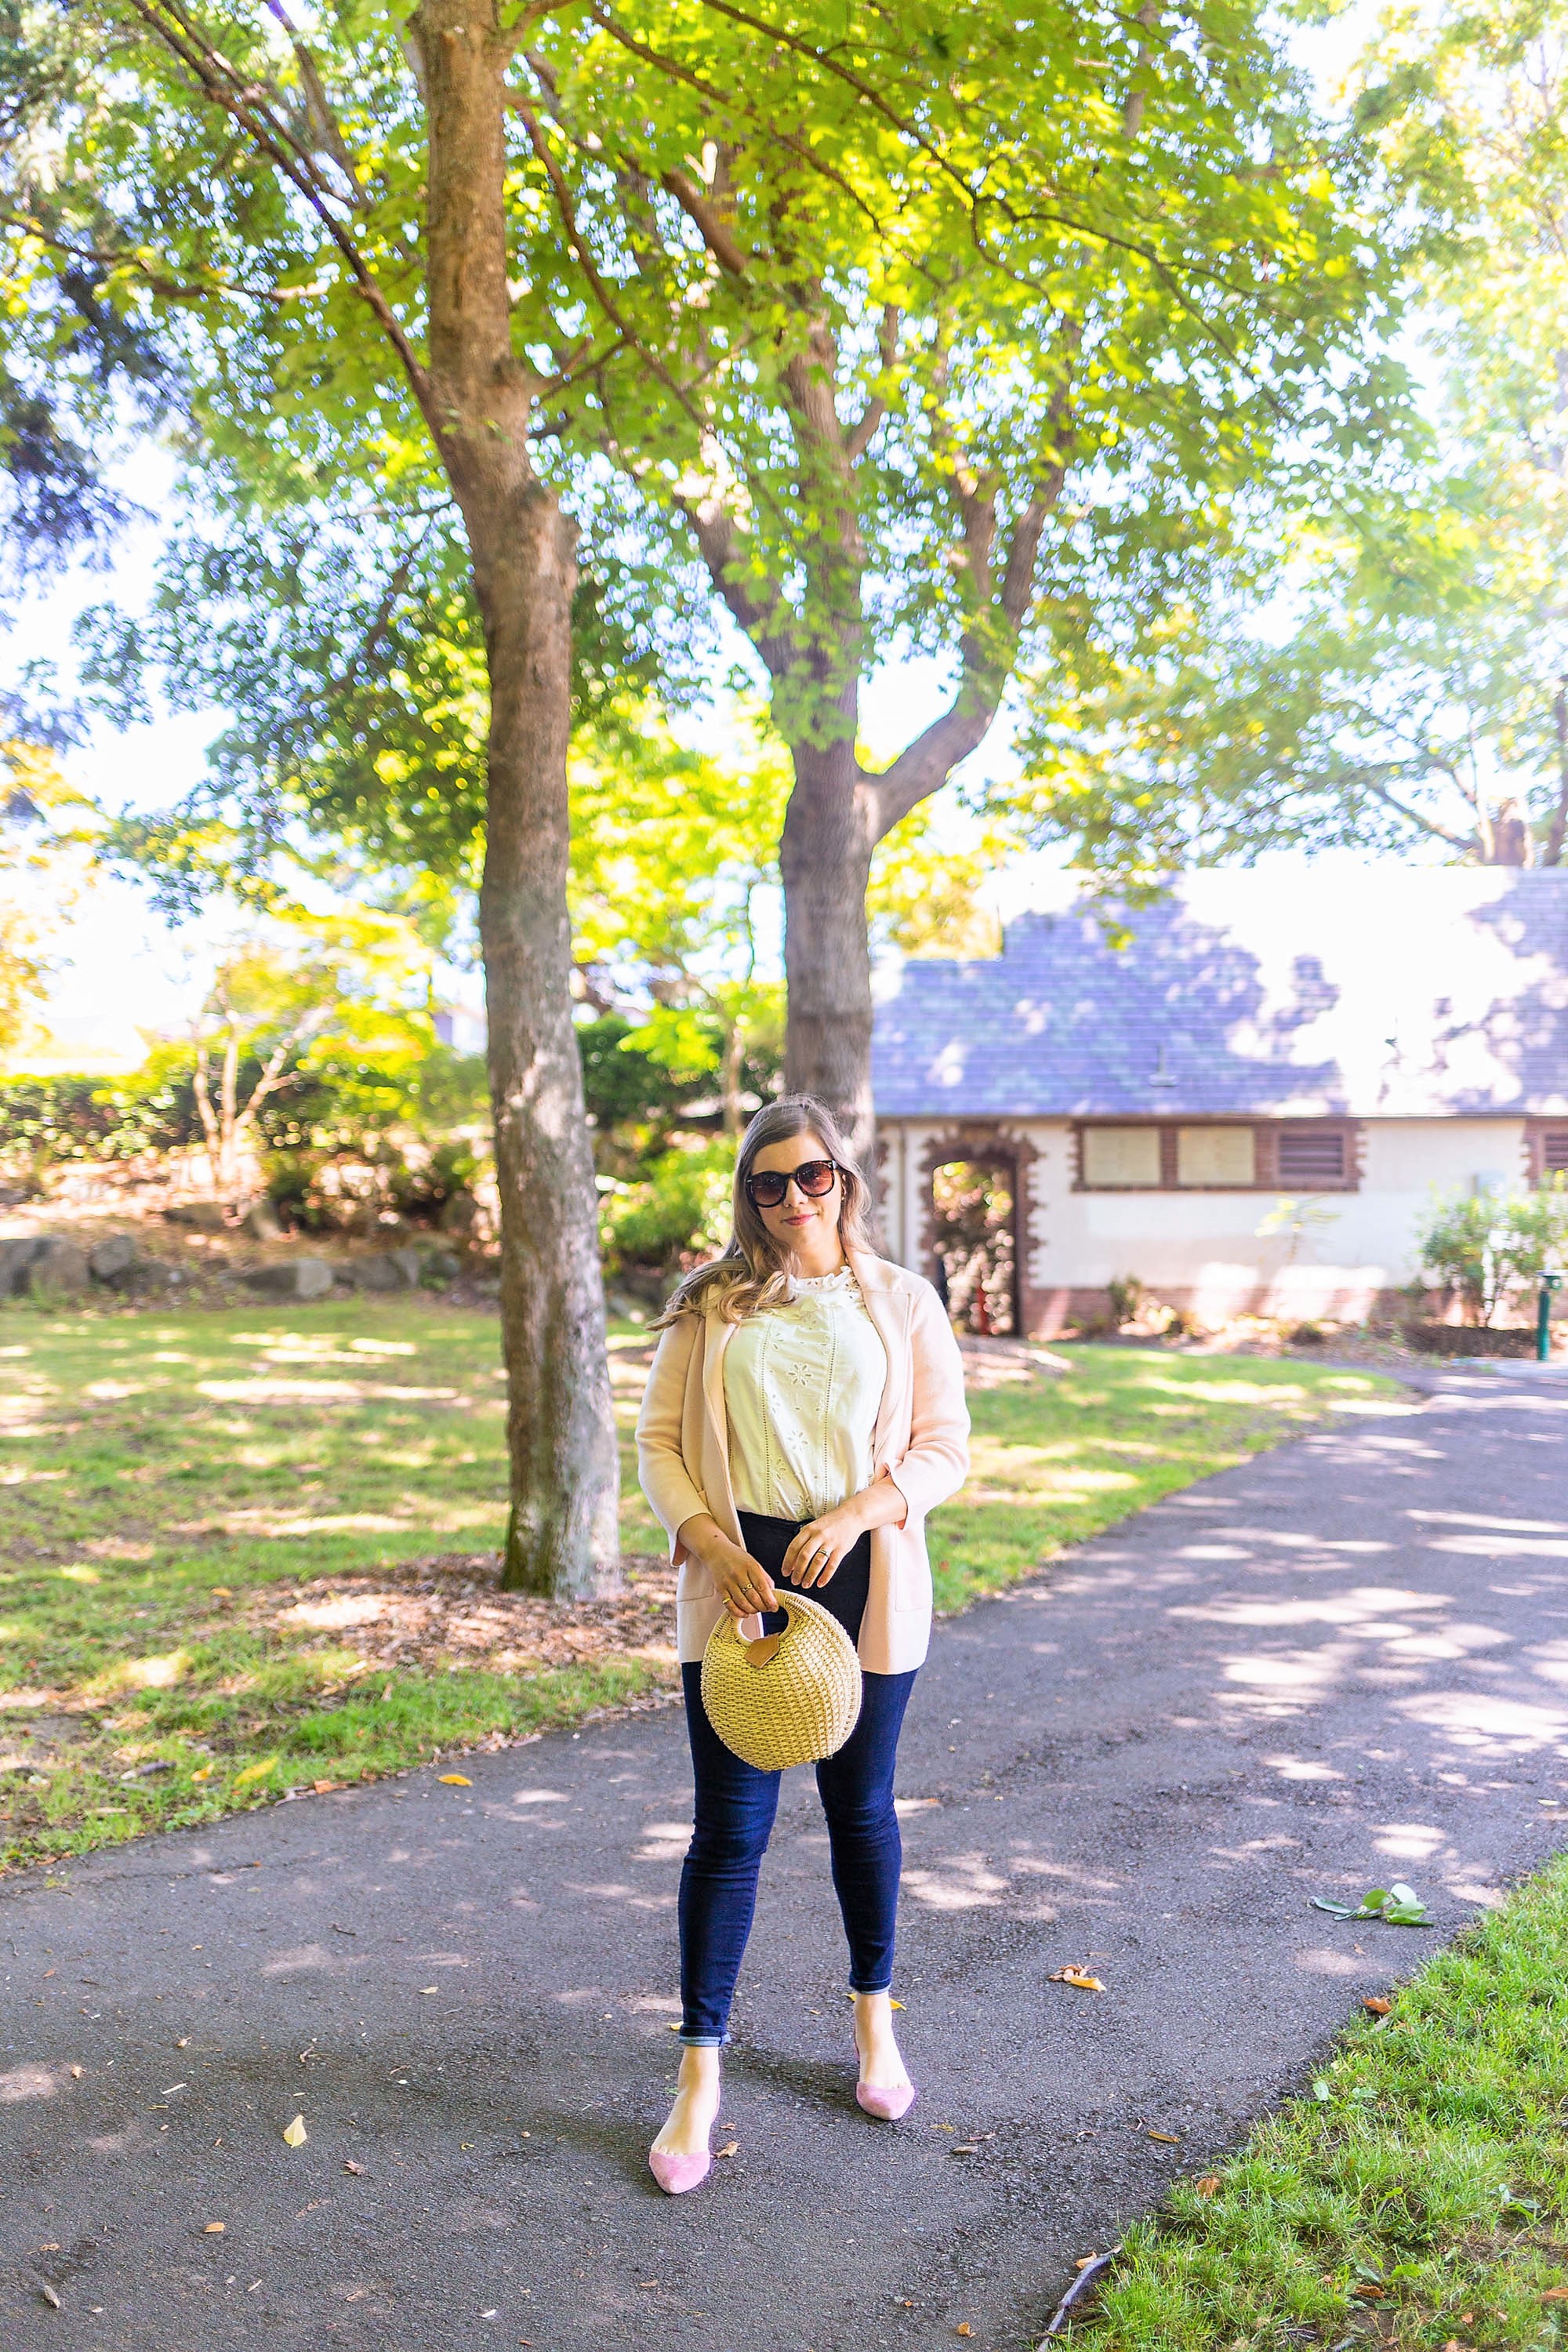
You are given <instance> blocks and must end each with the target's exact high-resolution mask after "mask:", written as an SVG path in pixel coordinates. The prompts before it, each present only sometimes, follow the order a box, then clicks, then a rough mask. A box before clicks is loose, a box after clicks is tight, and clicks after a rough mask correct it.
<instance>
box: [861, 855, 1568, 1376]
mask: <svg viewBox="0 0 1568 2352" xmlns="http://www.w3.org/2000/svg"><path fill="white" fill-rule="evenodd" d="M1119 919H1120V922H1121V925H1122V927H1123V938H1124V940H1125V943H1124V944H1117V943H1116V940H1115V939H1114V938H1113V936H1111V933H1110V930H1108V926H1107V922H1106V921H1105V920H1103V919H1102V918H1101V915H1100V912H1098V911H1097V910H1096V908H1094V907H1093V906H1091V905H1089V904H1088V903H1087V902H1086V901H1085V900H1084V899H1083V898H1080V897H1075V896H1074V893H1073V890H1072V887H1071V886H1070V877H1063V887H1062V890H1061V894H1060V898H1059V903H1058V904H1056V905H1054V906H1052V905H1047V906H1042V907H1041V908H1039V909H1038V910H1037V911H1035V912H1031V913H1028V914H1025V915H1023V916H1021V917H1020V918H1019V919H1017V920H1016V921H1014V922H1012V923H1011V924H1009V925H1008V927H1007V929H1006V930H1005V934H1004V944H1003V949H1002V952H1001V954H1000V955H999V956H996V957H994V958H990V959H986V960H976V961H964V962H940V961H917V960H910V961H906V962H905V963H903V964H902V966H901V967H895V968H891V969H886V970H884V971H883V972H882V973H881V975H880V977H879V1004H878V1008H877V1021H876V1030H875V1042H874V1047H873V1062H872V1081H873V1087H874V1092H875V1099H876V1108H877V1118H878V1124H879V1137H880V1143H881V1152H882V1163H881V1164H882V1184H883V1204H884V1205H883V1221H884V1238H885V1244H886V1246H887V1247H888V1249H889V1254H890V1255H893V1256H894V1257H896V1258H898V1259H900V1261H901V1262H902V1263H903V1264H904V1265H910V1266H914V1267H918V1268H919V1269H921V1271H922V1272H927V1273H930V1272H932V1271H933V1270H934V1267H935V1254H934V1253H935V1239H936V1216H935V1211H934V1209H933V1201H932V1184H933V1178H934V1177H935V1176H936V1172H937V1171H940V1170H943V1169H946V1168H949V1167H951V1165H952V1163H954V1162H960V1161H968V1162H977V1163H980V1164H981V1165H983V1166H985V1167H988V1168H991V1169H994V1170H996V1171H998V1172H999V1181H1000V1183H1001V1186H1002V1188H1003V1189H1004V1192H1010V1194H1011V1196H1012V1200H1013V1202H1014V1207H1013V1211H1012V1218H1013V1226H1014V1230H1013V1234H1012V1236H1011V1238H1012V1243H1013V1249H1012V1258H1013V1264H1014V1269H1015V1271H1014V1274H1013V1277H1012V1288H1013V1297H1012V1299H1011V1301H1010V1306H1011V1314H1010V1316H1007V1317H1006V1318H1003V1320H1002V1322H1001V1323H1000V1324H999V1325H998V1328H1005V1326H1006V1323H1008V1322H1010V1323H1011V1327H1012V1328H1015V1329H1019V1328H1021V1329H1024V1330H1026V1331H1029V1332H1032V1333H1036V1334H1037V1335H1041V1336H1047V1337H1048V1336H1049V1335H1050V1334H1051V1333H1052V1332H1053V1331H1055V1330H1057V1329H1059V1328H1061V1327H1062V1326H1063V1325H1064V1324H1065V1323H1067V1322H1068V1321H1069V1320H1072V1319H1076V1318H1079V1317H1082V1316H1085V1315H1090V1316H1092V1315H1103V1314H1104V1313H1105V1311H1106V1307H1107V1286H1108V1285H1109V1284H1110V1283H1112V1282H1114V1281H1117V1280H1123V1281H1124V1280H1127V1279H1130V1278H1131V1279H1133V1280H1136V1281H1138V1282H1140V1283H1142V1285H1144V1286H1146V1287H1147V1288H1148V1289H1150V1290H1152V1291H1153V1292H1156V1293H1157V1294H1158V1295H1159V1296H1160V1297H1163V1299H1165V1300H1167V1301H1168V1302H1169V1303H1170V1304H1171V1305H1173V1306H1175V1307H1181V1308H1184V1309H1185V1310H1186V1311H1187V1312H1189V1313H1191V1314H1192V1315H1194V1317H1195V1318H1197V1319H1199V1320H1201V1321H1204V1322H1217V1321H1220V1320H1222V1319H1224V1318H1226V1316H1228V1315H1232V1314H1237V1313H1243V1312H1253V1313H1261V1314H1273V1315H1282V1316H1289V1317H1297V1316H1301V1317H1311V1316H1321V1315H1326V1316H1332V1317H1338V1318H1348V1319H1357V1320H1359V1319H1360V1318H1363V1317H1364V1316H1366V1315H1367V1314H1369V1313H1371V1312H1373V1310H1374V1309H1376V1308H1377V1307H1378V1306H1379V1304H1380V1302H1381V1304H1382V1305H1383V1306H1384V1307H1388V1306H1390V1305H1392V1303H1393V1299H1392V1294H1394V1292H1396V1291H1397V1290H1398V1289H1399V1288H1400V1287H1401V1286H1404V1285H1405V1284H1407V1283H1409V1282H1410V1281H1411V1280H1412V1279H1413V1278H1414V1277H1415V1276H1416V1274H1417V1272H1418V1265H1417V1255H1416V1251H1415V1229H1416V1225H1417V1223H1418V1221H1419V1219H1420V1217H1421V1215H1422V1213H1423V1212H1424V1210H1425V1209H1426V1205H1427V1203H1428V1202H1429V1200H1430V1198H1431V1196H1432V1194H1433V1192H1434V1191H1435V1190H1438V1191H1449V1190H1452V1189H1454V1188H1456V1187H1472V1188H1473V1187H1487V1186H1498V1185H1511V1184H1515V1183H1521V1182H1528V1181H1540V1179H1541V1178H1542V1175H1543V1174H1546V1173H1548V1172H1550V1171H1568V872H1565V871H1560V870H1558V869H1556V868H1550V869H1531V870H1523V871H1521V870H1519V869H1515V868H1500V867H1481V868H1472V867H1447V866H1445V867H1434V868H1405V867H1393V866H1377V865H1369V866H1364V867H1360V868H1354V869H1352V870H1351V871H1350V872H1349V874H1348V875H1347V872H1346V870H1345V868H1344V867H1343V866H1342V864H1341V863H1340V862H1339V861H1334V862H1333V864H1332V865H1325V866H1316V867H1314V866H1292V867H1289V868H1284V867H1283V866H1281V867H1277V868H1275V869H1274V870H1272V871H1268V870H1265V869H1258V868H1254V869H1244V870H1237V869H1227V870H1219V871H1210V872H1205V873H1197V874H1193V875H1190V876H1187V877H1184V878H1182V879H1181V880H1179V881H1178V882H1176V883H1175V884H1174V885H1173V887H1172V889H1171V891H1170V893H1169V895H1168V896H1166V897H1163V898H1161V899H1160V900H1159V901H1158V902H1157V903H1156V904H1154V905H1152V906H1150V907H1147V908H1142V909H1134V910H1132V911H1130V912H1126V913H1125V914H1122V915H1121V917H1120V918H1119Z"/></svg>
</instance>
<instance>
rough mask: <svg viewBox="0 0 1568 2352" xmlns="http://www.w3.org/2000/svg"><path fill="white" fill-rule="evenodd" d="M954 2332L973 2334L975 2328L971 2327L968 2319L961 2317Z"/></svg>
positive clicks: (957, 2333)
mask: <svg viewBox="0 0 1568 2352" xmlns="http://www.w3.org/2000/svg"><path fill="white" fill-rule="evenodd" d="M952 2332H953V2334H954V2335H955V2336H973V2333H974V2330H973V2327H971V2326H970V2325H969V2322H968V2320H967V2319H961V2320H960V2321H959V2324H958V2326H956V2327H955V2328H954V2329H953V2331H952Z"/></svg>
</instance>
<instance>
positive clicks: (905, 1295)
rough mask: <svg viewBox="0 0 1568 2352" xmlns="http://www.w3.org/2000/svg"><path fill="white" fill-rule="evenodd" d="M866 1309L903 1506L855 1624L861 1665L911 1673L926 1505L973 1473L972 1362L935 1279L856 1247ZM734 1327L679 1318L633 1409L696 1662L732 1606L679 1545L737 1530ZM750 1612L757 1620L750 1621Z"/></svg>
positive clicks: (917, 1655)
mask: <svg viewBox="0 0 1568 2352" xmlns="http://www.w3.org/2000/svg"><path fill="white" fill-rule="evenodd" d="M850 1264H851V1265H852V1266H853V1268H854V1271H855V1279H856V1281H857V1282H858V1284H859V1286H860V1295H861V1297H863V1298H864V1299H865V1302H866V1311H867V1313H868V1315H869V1316H870V1318H871V1320H872V1322H873V1323H874V1324H875V1325H876V1327H877V1329H878V1332H879V1335H880V1337H881V1340H882V1345H883V1346H884V1348H885V1349H887V1351H888V1379H887V1385H886V1386H885V1388H884V1389H883V1391H882V1402H881V1404H880V1406H879V1409H878V1412H877V1423H876V1430H875V1433H874V1436H873V1439H872V1450H871V1465H872V1470H873V1473H874V1475H876V1476H879V1477H880V1476H881V1475H883V1474H884V1473H885V1474H886V1475H888V1476H889V1477H890V1478H891V1479H892V1481H893V1484H894V1485H895V1486H897V1487H898V1489H899V1491H900V1494H901V1495H902V1496H903V1498H904V1502H905V1505H906V1508H905V1512H904V1517H903V1522H902V1525H901V1526H899V1527H881V1528H872V1530H871V1588H870V1593H869V1597H868V1601H867V1603H866V1614H865V1617H864V1619H863V1621H862V1622H861V1627H860V1643H859V1649H860V1663H861V1664H862V1666H864V1667H865V1668H866V1670H867V1671H868V1673H869V1674H873V1675H902V1674H908V1673H909V1672H910V1669H911V1668H913V1667H915V1666H918V1665H920V1664H922V1663H923V1661H924V1658H925V1654H926V1650H927V1648H928V1646H929V1644H930V1641H931V1563H930V1561H929V1560H928V1559H927V1558H926V1544H925V1520H926V1514H927V1512H928V1511H932V1510H934V1509H935V1508H936V1506H937V1505H938V1504H939V1503H943V1502H945V1501H946V1500H947V1498H948V1496H950V1495H953V1494H956V1493H957V1491H958V1489H959V1487H960V1486H962V1485H963V1481H964V1478H965V1476H966V1475H967V1474H968V1469H969V1412H968V1409H967V1407H966V1406H965V1404H964V1401H963V1358H962V1357H961V1356H960V1354H959V1352H958V1342H957V1341H956V1339H954V1338H953V1336H952V1325H951V1324H950V1323H949V1321H948V1319H947V1314H946V1311H945V1309H944V1308H943V1307H942V1301H941V1300H940V1299H939V1298H938V1297H937V1295H936V1292H935V1291H934V1290H933V1289H932V1288H931V1284H930V1283H929V1282H926V1281H923V1280H922V1279H921V1276H919V1275H918V1274H910V1273H908V1272H907V1271H906V1269H905V1268H904V1267H903V1266H901V1265H889V1263H888V1262H887V1260H886V1259H885V1258H879V1257H866V1256H862V1255H860V1254H859V1253H858V1252H856V1253H853V1254H852V1255H851V1258H850ZM735 1328H736V1327H735V1325H734V1324H733V1323H726V1322H725V1321H724V1319H723V1318H722V1316H721V1315H717V1314H702V1315H698V1314H691V1315H683V1316H681V1317H680V1318H679V1321H677V1322H675V1323H672V1324H671V1325H670V1326H669V1328H668V1330H667V1331H666V1332H665V1333H664V1335H663V1337H662V1338H661V1339H660V1340H659V1343H658V1354H657V1355H656V1356H655V1358H654V1360H653V1369H652V1370H651V1371H650V1372H649V1374H648V1381H647V1391H646V1393H645V1394H644V1397H643V1403H642V1411H641V1412H640V1413H639V1414H638V1415H637V1472H638V1476H639V1479H640V1481H641V1484H642V1490H643V1493H644V1494H645V1495H646V1496H647V1499H648V1501H649V1503H650V1504H651V1505H652V1507H653V1509H654V1512H655V1514H656V1516H657V1517H658V1520H659V1522H660V1524H661V1525H662V1526H663V1528H664V1529H665V1531H666V1533H667V1534H668V1537H669V1542H670V1556H671V1558H672V1559H673V1560H674V1562H675V1565H676V1566H677V1568H679V1570H680V1580H679V1585H678V1586H677V1588H676V1625H677V1633H678V1638H679V1647H680V1656H681V1660H682V1662H683V1663H687V1662H689V1661H692V1660H695V1659H698V1658H700V1657H701V1655H702V1653H703V1651H704V1649H705V1648H706V1647H707V1643H708V1636H709V1635H710V1633H711V1632H712V1631H713V1628H714V1626H715V1625H716V1624H717V1623H718V1622H719V1620H720V1618H721V1616H722V1615H723V1613H724V1604H723V1602H722V1601H721V1600H720V1598H719V1595H718V1593H717V1592H716V1591H714V1588H713V1583H712V1580H711V1578H710V1576H709V1574H708V1571H707V1570H706V1569H705V1568H703V1567H702V1566H701V1565H700V1563H699V1562H698V1561H697V1560H696V1559H693V1558H692V1556H691V1555H690V1553H689V1552H688V1551H687V1549H686V1547H685V1546H684V1545H683V1544H682V1543H681V1542H680V1540H679V1529H680V1528H681V1527H682V1526H683V1525H684V1524H685V1522H686V1521H687V1520H688V1519H690V1518H695V1517H698V1516H699V1514H700V1513H702V1512H707V1513H708V1514H709V1515H710V1517H712V1518H714V1519H716V1520H717V1521H718V1524H719V1525H720V1527H721V1528H723V1530H724V1533H725V1534H726V1535H727V1536H728V1537H729V1538H731V1541H732V1542H734V1543H739V1542H740V1540H741V1525H740V1521H739V1519H738V1518H737V1517H736V1515H735V1498H734V1496H733V1494H732V1493H731V1486H730V1447H729V1431H728V1426H727V1423H726V1417H725V1412H724V1350H725V1349H726V1348H727V1347H728V1345H729V1343H730V1340H731V1338H732V1337H733V1336H734V1332H735ZM751 1622H752V1630H753V1631H754V1630H755V1622H756V1621H755V1620H754V1619H753V1620H752V1621H751Z"/></svg>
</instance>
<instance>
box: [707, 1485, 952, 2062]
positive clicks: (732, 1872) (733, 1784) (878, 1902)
mask: <svg viewBox="0 0 1568 2352" xmlns="http://www.w3.org/2000/svg"><path fill="white" fill-rule="evenodd" d="M797 1524H798V1522H796V1521H795V1520H791V1519H764V1518H759V1517H754V1516H753V1515H752V1513H751V1512H749V1511H742V1514H741V1532H742V1535H743V1536H744V1538H745V1540H746V1549H747V1550H748V1551H749V1552H750V1553H751V1555H752V1559H757V1560H760V1561H761V1562H762V1564H763V1567H764V1568H765V1569H766V1570H768V1573H769V1574H770V1575H771V1576H772V1577H773V1579H774V1580H775V1581H777V1580H778V1573H779V1568H780V1565H781V1563H782V1561H783V1559H784V1551H785V1549H786V1548H787V1546H788V1544H789V1540H790V1538H791V1537H792V1536H793V1535H794V1534H795V1528H796V1526H797ZM870 1568H871V1542H870V1538H869V1537H868V1536H862V1537H861V1538H860V1541H859V1542H858V1544H857V1545H856V1546H855V1549H854V1550H853V1551H852V1552H850V1553H849V1554H848V1556H847V1559H845V1560H844V1562H843V1564H842V1566H841V1567H840V1568H839V1569H838V1570H837V1573H836V1574H835V1576H834V1577H833V1579H832V1580H831V1582H830V1583H828V1584H826V1586H823V1587H821V1588H814V1589H813V1591H812V1596H811V1597H812V1599H813V1600H816V1601H821V1602H822V1604H823V1606H824V1608H826V1609H829V1610H831V1612H832V1613H833V1615H834V1616H836V1617H837V1619H838V1621H839V1622H840V1624H842V1625H843V1626H844V1628H845V1630H846V1632H847V1633H848V1634H849V1637H850V1639H851V1640H852V1641H853V1640H857V1639H858V1636H859V1632H860V1620H861V1617H862V1616H863V1614H864V1613H865V1608H866V1593H867V1588H868V1581H869V1578H870ZM763 1624H764V1628H765V1630H766V1631H768V1632H770V1633H772V1632H774V1631H776V1630H777V1629H778V1628H779V1627H781V1626H782V1625H783V1624H784V1618H783V1616H782V1615H780V1616H777V1617H768V1618H765V1619H764V1620H763ZM680 1674H681V1681H682V1683H683V1685H685V1691H686V1725H687V1730H688V1732H689V1736H690V1740H691V1765H692V1771H693V1774H694V1776H695V1779H696V1783H697V1809H696V1826H695V1829H694V1831H693V1834H692V1839H691V1847H690V1851H689V1853H688V1854H687V1857H686V1862H685V1866H684V1867H683V1869H682V1871H681V1874H680V1997H681V2023H680V2038H681V2040H682V2042H689V2043H690V2044H691V2045H692V2046H693V2047H695V2048H699V2049H711V2048H714V2047H716V2046H718V2045H719V2044H721V2043H722V2042H727V2041H728V2040H729V2038H730V2037H729V2025H730V2003H731V2000H732V1999H733V1997H734V1991H735V1979H736V1978H737V1977H738V1976H739V1975H740V1973H741V1961H742V1958H743V1956H744V1953H745V1949H746V1939H747V1937H749V1936H750V1934H751V1932H752V1914H753V1912H754V1911H755V1909H756V1903H757V1874H758V1872H759V1871H760V1869H761V1867H762V1861H763V1854H764V1853H766V1852H767V1847H768V1840H769V1838H770V1837H771V1835H772V1834H773V1816H774V1814H775V1813H776V1812H777V1811H778V1801H779V1777H780V1776H779V1775H778V1773H776V1772H759V1771H758V1769H757V1768H756V1766H755V1765H754V1764H747V1763H745V1762H743V1761H742V1759H741V1758H740V1757H739V1756H737V1755H736V1754H735V1753H734V1752H733V1750H732V1749H731V1748H726V1747H725V1745H724V1743H723V1741H722V1740H721V1738H720V1737H719V1735H718V1733H717V1732H716V1731H715V1730H714V1728H713V1727H712V1725H711V1724H710V1722H709V1720H708V1714H707V1710H706V1708H705V1707H704V1706H703V1704H702V1668H701V1666H700V1664H692V1665H686V1666H682V1668H681V1670H680ZM914 1680H915V1678H914V1675H913V1674H907V1675H862V1676H861V1685H862V1691H863V1696H862V1699H861V1704H860V1719H859V1721H858V1723H857V1725H856V1726H855V1728H854V1730H853V1731H852V1732H851V1733H850V1735H849V1738H847V1740H846V1742H845V1744H844V1746H843V1747H842V1748H840V1749H839V1750H838V1753H837V1756H828V1757H825V1758H824V1759H823V1761H822V1762H821V1763H820V1764H819V1765H818V1766H817V1767H816V1788H817V1794H818V1795H819V1796H820V1797H821V1799H822V1810H823V1811H824V1812H825V1813H826V1816H827V1835H828V1843H829V1844H830V1846H831V1849H832V1854H833V1885H834V1889H835V1891H836V1893H837V1896H838V1907H839V1910H840V1911H841V1912H842V1914H843V1916H844V1933H845V1936H846V1937H847V1941H848V1945H849V1982H850V1986H851V1988H852V1989H853V1990H854V1991H856V1992H883V1991H885V1990H887V1988H888V1986H889V1984H891V1982H892V1979H893V1933H894V1918H895V1914H896V1912H897V1908H898V1900H899V1871H900V1864H901V1863H902V1861H903V1848H902V1844H901V1842H900V1837H899V1820H898V1815H897V1814H896V1813H895V1812H894V1811H893V1767H894V1764H895V1762H896V1761H897V1758H898V1749H899V1733H900V1728H901V1727H902V1725H903V1720H904V1709H905V1707H906V1706H908V1705H909V1698H910V1691H911V1690H912V1689H913V1687H914Z"/></svg>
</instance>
